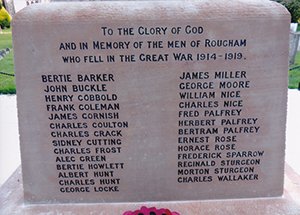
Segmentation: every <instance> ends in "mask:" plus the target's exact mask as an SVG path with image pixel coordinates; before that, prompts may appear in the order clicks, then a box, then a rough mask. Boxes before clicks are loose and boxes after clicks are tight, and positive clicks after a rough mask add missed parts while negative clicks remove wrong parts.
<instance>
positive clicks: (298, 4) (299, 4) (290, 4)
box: [274, 0, 300, 23]
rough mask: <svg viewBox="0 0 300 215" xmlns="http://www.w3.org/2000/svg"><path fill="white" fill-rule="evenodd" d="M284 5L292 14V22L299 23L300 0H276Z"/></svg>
mask: <svg viewBox="0 0 300 215" xmlns="http://www.w3.org/2000/svg"><path fill="white" fill-rule="evenodd" d="M274 1H276V2H278V3H280V4H282V5H284V6H285V7H286V8H287V9H288V11H289V12H290V13H291V15H292V20H291V22H294V23H297V22H298V20H299V19H300V0H274Z"/></svg>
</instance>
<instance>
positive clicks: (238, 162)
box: [204, 70, 264, 182]
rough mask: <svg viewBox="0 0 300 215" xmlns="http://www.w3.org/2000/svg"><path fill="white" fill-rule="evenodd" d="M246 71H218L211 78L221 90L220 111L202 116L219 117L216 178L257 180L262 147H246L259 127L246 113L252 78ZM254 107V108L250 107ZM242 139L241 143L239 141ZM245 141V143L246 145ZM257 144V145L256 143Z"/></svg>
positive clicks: (216, 144) (208, 112)
mask: <svg viewBox="0 0 300 215" xmlns="http://www.w3.org/2000/svg"><path fill="white" fill-rule="evenodd" d="M248 76H249V74H248V73H247V71H245V70H236V71H217V72H215V73H214V78H215V79H216V80H218V81H216V84H217V85H218V88H219V89H220V93H219V99H220V107H221V109H220V111H221V112H220V111H219V112H218V111H217V110H211V111H205V112H204V117H218V118H219V119H218V125H219V126H220V128H221V129H220V131H219V132H220V133H219V135H218V136H216V137H215V138H214V148H215V150H218V151H221V152H222V154H221V157H222V159H221V160H219V162H218V167H216V168H215V169H214V173H215V175H216V177H215V179H216V180H218V181H220V182H225V181H249V180H259V174H258V172H257V169H256V167H258V166H259V165H260V164H261V158H262V157H263V156H264V150H246V149H244V147H245V145H247V144H248V145H251V144H252V145H253V144H254V143H253V142H252V141H251V140H252V137H253V136H252V135H256V134H258V133H259V132H260V129H261V126H260V125H259V121H260V120H259V119H258V117H256V116H252V115H249V114H248V113H247V112H246V110H245V109H246V108H247V106H251V105H252V104H251V103H249V104H247V100H244V99H243V95H245V94H249V91H250V89H251V81H250V79H249V77H248ZM252 108H253V107H252ZM240 139H243V141H244V142H243V143H242V142H241V141H240ZM245 143H247V144H245ZM257 147H259V146H257Z"/></svg>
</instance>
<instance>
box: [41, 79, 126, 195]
mask: <svg viewBox="0 0 300 215" xmlns="http://www.w3.org/2000/svg"><path fill="white" fill-rule="evenodd" d="M84 77H85V76H82V75H77V76H76V78H75V76H74V77H73V78H74V79H75V80H76V83H78V82H79V84H74V83H75V82H73V80H72V76H71V75H42V82H43V83H47V85H46V86H45V90H44V92H45V101H46V109H47V111H48V112H49V113H50V116H49V117H48V119H49V120H50V129H51V132H50V133H51V138H53V140H52V145H53V147H54V150H53V152H54V154H55V156H56V158H55V162H56V170H57V171H58V184H59V187H60V188H59V189H60V191H61V192H63V193H74V192H76V193H77V192H95V191H96V192H114V191H117V190H118V189H117V187H116V186H115V187H114V188H112V187H110V186H106V184H108V183H109V180H111V181H112V180H113V179H114V171H112V170H109V171H106V170H107V169H113V168H114V166H113V165H112V164H111V163H106V162H105V161H106V158H107V157H106V156H107V154H110V153H116V148H111V147H110V148H109V147H107V148H106V147H105V146H107V145H111V144H113V143H111V142H110V143H107V142H105V143H102V142H101V143H100V144H99V143H98V145H102V146H103V147H98V148H95V147H94V145H95V144H92V143H91V142H93V141H92V140H91V139H90V138H91V137H93V136H95V135H96V132H93V131H91V128H92V127H96V124H95V121H97V120H98V119H99V118H100V117H101V116H103V117H102V119H104V118H105V116H107V117H106V119H107V118H112V114H111V113H103V114H102V115H101V113H99V115H98V117H97V116H96V113H94V114H89V113H88V111H87V110H89V111H91V110H94V111H98V112H99V111H104V112H105V111H106V110H108V109H110V107H111V105H110V104H106V103H107V100H109V96H110V95H109V94H105V93H106V92H107V83H106V82H109V81H114V80H113V76H112V75H107V74H103V75H98V76H97V77H98V80H97V81H98V82H100V83H99V84H93V83H89V82H91V81H92V79H93V78H95V77H96V75H91V76H89V77H85V78H84ZM108 77H110V78H108ZM90 93H93V94H90ZM112 98H114V100H117V95H115V94H114V95H111V96H110V99H112ZM100 100H101V101H100ZM95 101H97V102H98V103H97V104H96V103H95ZM117 105H118V104H117ZM113 116H116V115H113ZM97 125H98V126H101V125H100V124H99V123H98V124H97ZM103 126H104V125H103ZM103 129H104V128H103ZM104 130H107V129H104ZM98 132H99V133H101V134H102V135H104V134H103V132H104V131H103V132H101V130H99V131H98ZM112 133H113V132H112ZM98 136H99V134H98ZM120 144H121V143H119V145H120ZM117 150H118V152H120V148H118V149H117ZM99 163H100V165H99ZM90 164H98V165H99V166H98V168H99V169H100V168H101V169H102V172H98V176H97V177H98V178H97V177H96V176H95V173H94V175H92V174H91V172H90V171H89V169H90V168H92V169H95V168H96V166H95V165H94V166H93V167H91V166H89V165H90ZM116 166H118V165H117V164H116ZM121 166H122V168H123V164H122V165H121ZM96 175H97V174H96ZM100 175H101V176H100ZM102 176H103V177H104V178H105V177H106V178H108V177H109V180H108V181H106V180H103V181H101V177H102ZM115 181H117V182H118V183H119V179H115Z"/></svg>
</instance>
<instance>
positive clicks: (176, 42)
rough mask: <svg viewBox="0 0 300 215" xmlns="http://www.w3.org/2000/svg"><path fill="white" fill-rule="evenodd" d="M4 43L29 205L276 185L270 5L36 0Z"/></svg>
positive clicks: (282, 53)
mask: <svg viewBox="0 0 300 215" xmlns="http://www.w3.org/2000/svg"><path fill="white" fill-rule="evenodd" d="M36 17H39V18H38V19H36ZM13 38H14V50H15V63H16V80H17V90H18V108H19V121H20V140H21V152H22V168H23V179H24V193H25V200H26V202H30V203H62V202H124V201H126V202H128V201H165V200H196V199H225V198H248V197H269V196H280V195H281V194H282V192H283V169H284V168H283V165H284V148H285V145H284V142H285V120H286V98H287V68H288V39H289V15H288V13H287V12H286V10H285V9H283V7H281V6H280V5H278V4H276V3H274V2H269V1H234V2H228V1H221V0H218V1H199V2H194V1H182V2H181V1H174V2H172V4H170V3H169V2H94V3H75V2H74V3H53V4H48V5H46V4H45V5H43V4H37V5H34V6H32V7H28V8H26V9H24V10H23V11H21V12H20V13H19V14H17V15H16V16H15V18H14V23H13Z"/></svg>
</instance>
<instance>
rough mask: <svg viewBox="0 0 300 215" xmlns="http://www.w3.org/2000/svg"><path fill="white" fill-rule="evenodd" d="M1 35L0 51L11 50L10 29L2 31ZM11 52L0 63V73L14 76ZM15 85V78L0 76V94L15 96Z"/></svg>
mask: <svg viewBox="0 0 300 215" xmlns="http://www.w3.org/2000/svg"><path fill="white" fill-rule="evenodd" d="M3 32H4V33H3V34H0V50H2V49H6V48H10V49H12V36H11V29H5V30H3ZM13 56H14V55H13V51H11V52H10V53H9V54H8V55H6V56H5V57H4V59H2V60H1V61H0V72H4V73H8V74H14V57H13ZM15 93H16V85H15V77H14V76H8V75H4V74H0V94H15Z"/></svg>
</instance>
